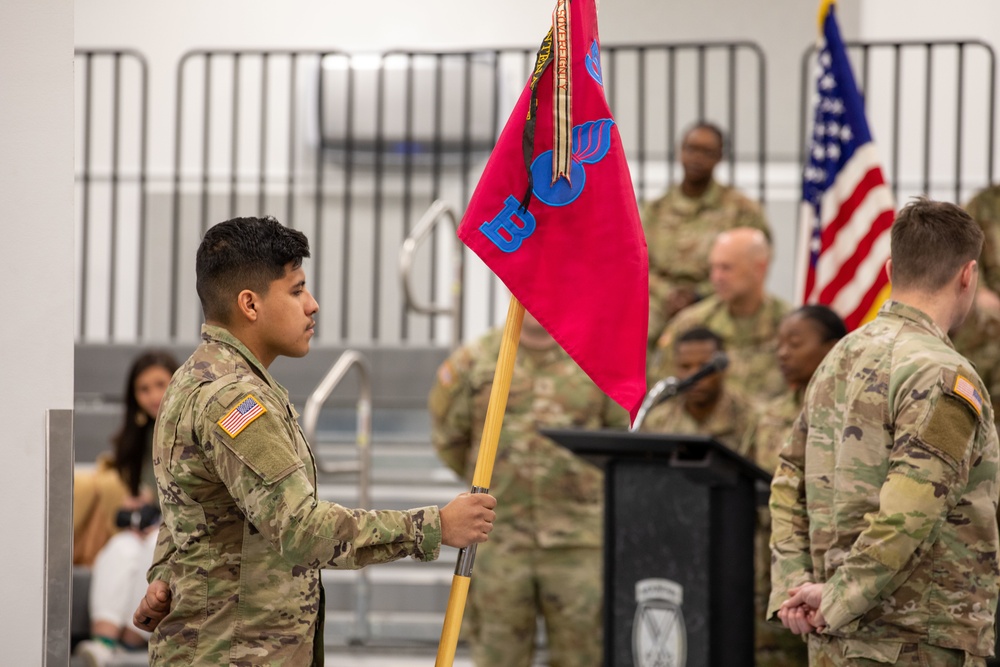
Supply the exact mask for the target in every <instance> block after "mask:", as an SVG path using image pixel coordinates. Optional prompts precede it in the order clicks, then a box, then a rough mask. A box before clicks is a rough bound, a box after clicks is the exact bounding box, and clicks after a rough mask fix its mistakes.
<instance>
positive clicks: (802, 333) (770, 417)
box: [752, 305, 847, 667]
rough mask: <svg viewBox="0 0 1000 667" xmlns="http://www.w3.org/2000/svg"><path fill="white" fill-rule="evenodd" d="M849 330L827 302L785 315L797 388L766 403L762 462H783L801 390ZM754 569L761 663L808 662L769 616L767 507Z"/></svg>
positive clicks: (790, 378) (791, 376)
mask: <svg viewBox="0 0 1000 667" xmlns="http://www.w3.org/2000/svg"><path fill="white" fill-rule="evenodd" d="M846 335H847V328H846V327H845V326H844V322H843V320H841V319H840V317H839V316H838V315H837V314H836V313H835V312H833V311H832V310H831V309H830V308H828V307H826V306H818V305H810V306H802V307H801V308H799V309H798V310H794V311H792V312H791V313H789V314H788V315H786V316H785V318H784V319H783V320H782V321H781V325H780V326H779V327H778V364H779V366H780V368H781V374H782V375H783V376H784V378H785V383H786V384H787V385H788V386H789V388H790V389H791V390H792V391H791V392H789V393H787V394H785V395H783V396H780V397H778V398H776V399H774V400H773V401H771V402H770V403H767V404H765V405H764V406H762V407H761V409H760V411H759V413H758V415H757V424H756V428H755V429H754V431H753V434H752V439H753V444H754V451H755V458H756V461H757V465H759V466H760V467H761V468H763V469H764V470H765V471H767V472H768V473H772V474H773V473H774V470H775V469H776V468H777V467H778V455H779V454H780V453H781V449H782V447H784V446H785V442H786V441H787V440H788V436H789V435H790V434H791V431H792V425H793V424H794V422H795V419H796V418H797V417H798V416H799V412H801V411H802V396H803V394H804V393H805V390H806V386H808V384H809V380H811V379H812V376H813V373H815V372H816V369H817V368H819V365H820V363H821V362H822V361H823V358H824V357H826V355H827V353H828V352H829V351H830V350H832V349H833V346H834V345H836V344H837V341H839V340H840V339H841V338H843V337H844V336H846ZM759 514H760V517H759V521H758V529H757V535H756V545H755V552H756V555H755V558H756V563H755V565H754V570H755V572H756V580H757V581H756V585H755V591H754V597H755V600H754V603H755V604H754V609H755V618H756V626H757V632H756V644H757V660H758V663H757V664H761V665H777V666H781V667H788V666H791V665H802V666H803V667H805V665H806V664H807V662H808V651H807V650H806V644H805V642H804V641H803V640H802V638H800V637H797V636H795V635H793V634H792V633H791V632H790V631H788V630H787V629H785V628H783V627H781V626H774V625H771V624H769V623H767V622H766V621H765V620H764V612H765V610H766V608H767V599H768V596H769V594H770V592H771V548H770V545H769V544H768V543H769V541H770V537H771V518H770V514H769V513H768V511H767V509H761V510H759Z"/></svg>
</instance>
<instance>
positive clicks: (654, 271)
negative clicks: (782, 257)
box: [642, 181, 771, 346]
mask: <svg viewBox="0 0 1000 667" xmlns="http://www.w3.org/2000/svg"><path fill="white" fill-rule="evenodd" d="M642 227H643V230H644V231H645V233H646V246H647V247H648V248H649V344H650V346H652V345H654V344H655V343H656V337H657V336H659V335H660V332H661V331H663V327H665V326H666V325H667V321H668V320H669V319H670V317H671V316H672V315H673V313H668V312H666V311H665V310H664V303H665V301H666V300H667V298H668V297H669V296H670V294H671V293H672V292H673V291H674V290H676V289H677V288H690V289H693V290H694V291H695V292H696V293H697V294H698V296H699V297H706V296H708V295H709V294H711V293H712V286H711V284H710V283H709V282H708V253H709V251H710V250H711V249H712V243H714V242H715V237H716V236H718V235H719V233H721V232H724V231H727V230H730V229H734V228H736V227H754V228H756V229H759V230H761V231H763V232H764V233H765V234H767V235H768V236H770V234H771V231H770V229H769V228H768V225H767V221H766V220H765V219H764V214H763V213H762V212H761V210H760V206H759V205H758V204H757V203H756V202H753V201H751V200H750V199H747V197H745V196H744V195H743V194H741V193H740V192H738V191H737V190H736V189H735V188H731V187H728V186H725V185H720V184H718V183H716V182H715V181H712V183H711V184H710V185H709V186H708V189H707V190H706V191H705V193H704V194H703V195H702V196H701V197H699V198H698V199H692V198H690V197H688V196H686V195H685V194H684V193H683V192H682V191H681V188H680V185H675V186H674V187H672V188H670V189H669V190H667V192H666V194H664V195H663V196H662V197H660V198H659V199H657V200H655V201H652V202H650V203H648V204H646V205H645V207H644V208H643V211H642Z"/></svg>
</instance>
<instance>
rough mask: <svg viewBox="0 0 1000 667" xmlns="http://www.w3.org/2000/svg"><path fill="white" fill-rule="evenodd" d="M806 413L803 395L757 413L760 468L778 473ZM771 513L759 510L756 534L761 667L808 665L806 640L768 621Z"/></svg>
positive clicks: (791, 394) (778, 400) (793, 394)
mask: <svg viewBox="0 0 1000 667" xmlns="http://www.w3.org/2000/svg"><path fill="white" fill-rule="evenodd" d="M801 411H802V392H800V391H796V392H791V391H790V392H787V393H786V394H784V395H782V396H779V397H778V398H776V399H774V400H772V401H771V402H769V403H767V404H766V405H764V406H762V407H761V408H760V410H759V412H758V414H757V418H756V421H755V424H754V431H753V433H752V434H750V436H749V437H750V439H751V440H752V441H753V445H754V450H755V458H756V462H757V465H759V466H760V467H761V468H762V469H763V470H765V471H767V472H768V473H771V474H774V470H775V468H777V467H778V454H779V453H780V452H781V449H782V448H783V447H784V446H785V442H787V441H788V436H789V435H790V434H791V432H792V424H794V423H795V418H796V417H798V416H799V413H800V412H801ZM770 540H771V514H770V512H768V511H767V508H766V507H761V508H759V509H758V510H757V531H756V532H755V534H754V579H755V582H754V614H755V616H754V621H755V622H754V630H755V645H756V653H757V664H758V665H767V666H768V667H797V666H800V665H801V666H803V667H804V665H806V664H808V659H809V656H808V650H807V647H806V643H805V641H804V640H803V638H802V637H799V636H798V635H795V634H792V632H791V631H790V630H788V629H787V628H785V627H783V626H780V625H774V624H772V623H768V622H767V620H766V619H765V615H766V612H767V599H768V596H769V595H770V593H771V547H770V545H769V543H770Z"/></svg>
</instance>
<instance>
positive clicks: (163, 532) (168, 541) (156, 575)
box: [146, 521, 177, 584]
mask: <svg viewBox="0 0 1000 667" xmlns="http://www.w3.org/2000/svg"><path fill="white" fill-rule="evenodd" d="M176 550H177V549H176V547H175V545H174V536H173V535H171V534H170V529H169V528H167V524H166V522H162V521H161V522H160V530H159V533H157V536H156V550H155V551H154V552H153V564H152V565H150V566H149V570H147V572H146V581H148V582H149V583H153V582H154V581H156V580H157V579H161V580H163V581H165V582H167V583H168V584H169V583H170V568H169V567H167V564H168V563H169V562H170V558H171V557H172V556H173V554H174V551H176Z"/></svg>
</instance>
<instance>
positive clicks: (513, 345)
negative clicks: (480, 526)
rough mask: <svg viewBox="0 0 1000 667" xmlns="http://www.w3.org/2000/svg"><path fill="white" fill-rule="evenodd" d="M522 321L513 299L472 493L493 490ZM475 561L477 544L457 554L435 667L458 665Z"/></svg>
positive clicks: (516, 302) (499, 356) (517, 303)
mask: <svg viewBox="0 0 1000 667" xmlns="http://www.w3.org/2000/svg"><path fill="white" fill-rule="evenodd" d="M523 321H524V306H522V305H521V302H520V301H518V300H517V299H516V298H514V297H513V296H512V297H510V306H509V307H508V308H507V321H506V323H505V324H504V328H503V338H502V339H501V341H500V354H499V355H498V356H497V368H496V371H494V373H493V388H492V389H491V390H490V402H489V405H488V406H487V407H486V423H485V425H484V426H483V436H482V438H481V439H480V441H479V455H478V456H477V457H476V471H475V473H474V474H473V476H472V493H488V492H489V490H490V480H491V479H492V478H493V463H494V462H495V461H496V458H497V443H498V442H499V441H500V429H501V427H502V426H503V416H504V413H505V412H506V411H507V397H508V395H509V394H510V382H511V378H512V377H513V376H514V359H515V358H516V357H517V345H518V342H519V341H520V339H521V323H522V322H523ZM475 560H476V545H475V544H472V545H470V546H468V547H466V548H464V549H461V550H460V551H459V552H458V564H457V565H456V566H455V576H453V577H452V579H451V593H450V594H449V595H448V609H447V611H446V612H445V615H444V626H443V627H442V628H441V643H440V644H438V653H437V660H436V661H435V662H434V666H435V667H451V665H453V664H454V662H455V648H456V647H457V646H458V632H459V630H460V629H461V627H462V616H463V615H464V614H465V601H466V598H468V595H469V583H470V582H471V581H472V564H473V563H474V562H475Z"/></svg>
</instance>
